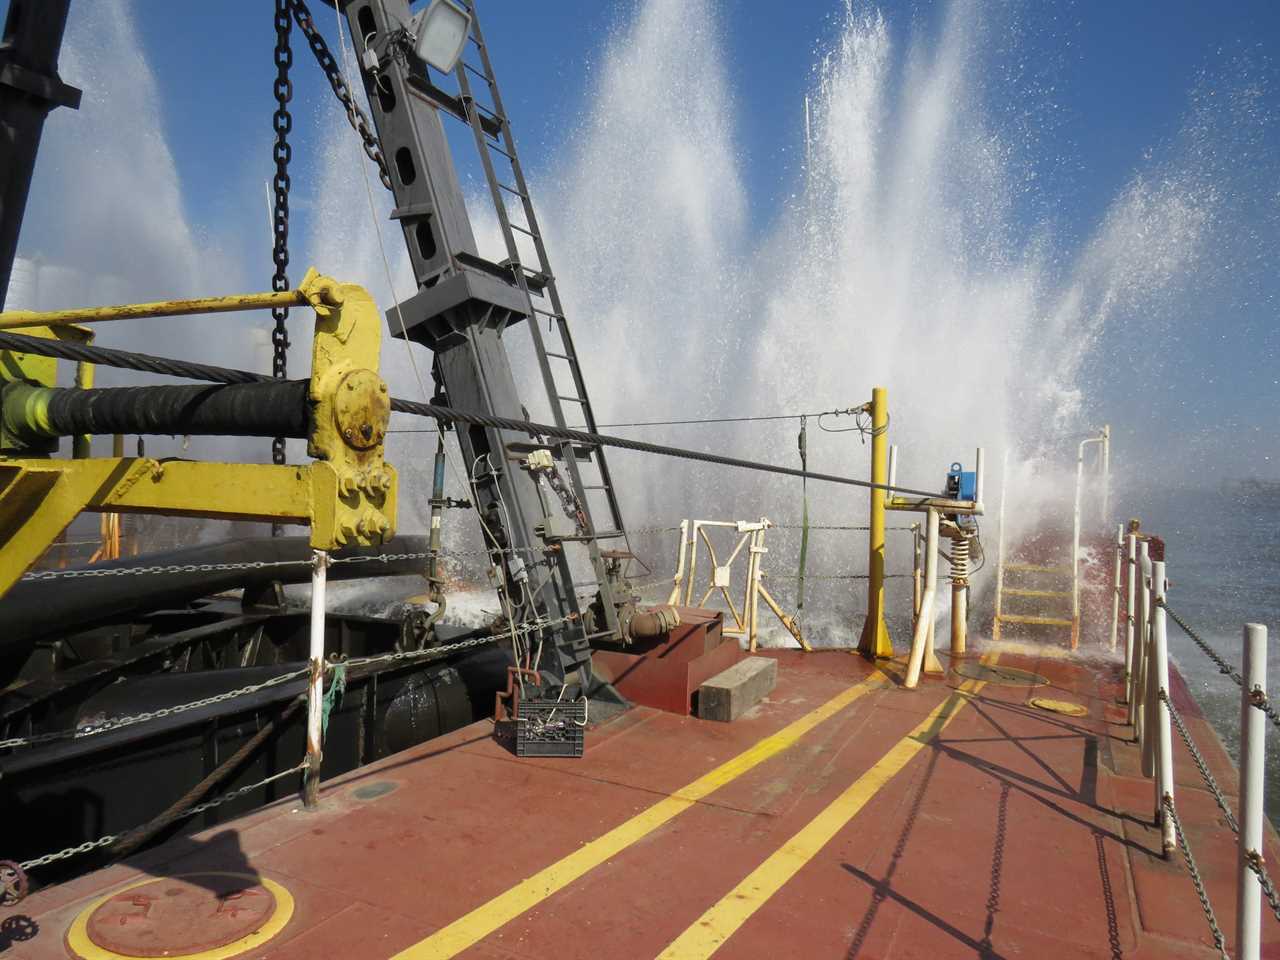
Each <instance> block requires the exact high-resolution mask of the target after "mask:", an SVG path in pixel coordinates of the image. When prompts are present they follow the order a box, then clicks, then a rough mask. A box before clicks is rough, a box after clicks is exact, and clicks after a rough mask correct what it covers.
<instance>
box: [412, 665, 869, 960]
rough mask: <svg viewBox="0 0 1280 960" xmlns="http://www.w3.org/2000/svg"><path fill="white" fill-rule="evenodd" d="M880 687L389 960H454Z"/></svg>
mask: <svg viewBox="0 0 1280 960" xmlns="http://www.w3.org/2000/svg"><path fill="white" fill-rule="evenodd" d="M884 682H885V677H884V675H883V674H880V673H875V674H872V675H871V676H870V677H868V678H867V679H866V680H863V681H862V682H861V683H858V684H855V685H854V686H852V687H850V688H849V689H847V690H844V691H843V692H841V693H839V694H837V695H836V696H834V697H832V698H831V699H830V700H828V701H827V702H826V703H824V704H823V705H822V706H820V707H818V708H817V709H816V710H813V711H811V712H809V713H806V714H805V715H804V716H803V717H801V718H800V719H798V720H795V721H794V722H792V723H790V724H788V725H787V726H785V727H783V728H782V729H781V730H779V731H778V732H777V733H775V734H773V735H772V736H768V737H765V738H764V739H763V740H761V741H760V742H759V743H757V744H755V746H753V747H751V748H750V749H749V750H745V751H744V752H742V753H740V754H738V755H737V756H736V757H734V758H733V759H732V760H729V761H726V762H725V763H723V764H721V765H720V766H718V767H716V768H715V769H714V770H712V771H711V772H710V773H706V774H704V775H703V776H701V777H699V778H698V779H697V780H694V781H693V782H692V783H690V784H688V785H687V786H685V787H682V788H681V789H679V790H677V791H676V792H675V793H673V794H671V796H669V797H666V798H664V799H662V800H659V801H658V802H657V803H655V804H653V806H651V807H648V808H647V809H645V810H643V811H641V812H640V813H638V814H636V815H635V816H634V817H632V818H631V819H630V820H627V821H626V822H625V823H622V824H620V825H618V826H616V827H614V828H613V829H612V830H610V831H609V832H608V833H606V834H604V835H602V836H600V837H597V838H596V839H595V840H592V841H591V842H590V843H588V844H586V845H585V846H582V847H579V848H578V849H577V850H575V851H574V852H573V853H571V854H569V855H568V856H567V857H565V858H564V859H563V860H559V861H557V862H555V863H553V864H551V866H549V867H546V868H544V869H543V870H540V871H539V872H538V873H535V874H534V875H533V876H532V877H529V879H527V880H525V881H523V882H522V883H519V884H517V885H516V886H514V887H512V888H511V889H510V890H508V891H507V892H506V893H502V894H499V895H498V896H496V897H494V898H493V899H492V900H490V901H489V902H488V903H486V904H484V905H482V906H479V907H477V908H476V909H474V910H472V911H471V912H470V913H468V914H466V915H465V916H463V917H459V918H458V919H457V920H455V921H454V922H453V923H451V924H449V925H448V926H447V927H442V928H441V929H440V930H437V931H436V932H435V933H433V934H432V935H431V936H429V937H427V938H426V939H425V940H422V941H420V942H418V943H416V944H414V945H413V946H411V947H409V948H408V949H406V950H402V951H401V952H400V953H397V954H396V955H395V957H394V958H392V960H444V958H446V957H453V956H456V955H457V954H459V953H461V952H462V951H463V950H465V949H467V948H468V947H470V946H472V945H473V944H475V943H477V942H479V941H480V940H483V939H484V938H485V937H487V936H488V935H489V934H491V933H493V932H494V931H495V930H497V929H498V928H499V927H501V926H503V925H504V924H507V923H510V922H511V921H512V920H514V919H515V918H516V917H518V916H520V915H521V914H523V913H525V912H527V911H528V910H530V909H532V908H533V907H535V906H537V905H538V904H539V903H541V902H542V901H543V900H545V899H547V897H549V896H551V895H552V894H553V893H555V892H556V891H558V890H562V889H564V888H565V887H566V886H568V885H569V884H571V883H572V882H573V881H574V880H577V879H578V878H579V877H581V876H582V875H583V874H585V873H587V872H588V871H590V870H593V869H594V868H596V867H598V866H599V865H600V864H602V863H604V862H605V861H606V860H608V859H609V858H610V857H614V856H616V855H617V854H618V853H620V852H621V851H623V850H625V849H626V848H627V847H629V846H631V845H632V844H633V843H635V842H636V841H638V840H642V839H644V838H645V837H646V836H648V835H649V834H650V833H652V832H653V831H654V830H656V829H658V828H659V827H660V826H662V825H663V824H664V823H666V822H667V821H669V820H671V819H673V818H674V817H676V816H678V815H679V814H681V813H683V812H684V811H685V810H688V809H689V808H690V807H691V806H693V805H694V804H695V803H697V802H698V801H699V800H701V799H702V798H703V797H705V796H707V795H708V794H710V793H712V792H713V791H715V790H718V789H720V788H721V787H723V786H724V785H725V784H727V783H729V782H730V781H732V780H735V779H737V778H738V777H740V776H742V775H743V774H744V773H746V772H748V771H749V770H751V769H753V768H754V767H757V766H759V765H760V764H762V763H764V762H765V761H766V760H768V759H769V758H770V757H772V756H775V755H776V754H778V753H781V752H782V751H783V750H785V749H787V748H788V747H790V746H791V745H792V744H794V743H795V742H796V741H797V740H799V739H800V738H801V737H803V736H804V735H805V734H806V733H808V732H809V731H810V730H812V729H813V728H814V727H816V726H817V725H818V724H820V723H822V721H824V720H826V719H828V718H830V717H832V716H834V715H835V714H837V713H839V712H840V711H841V710H843V709H844V708H845V707H847V706H849V704H851V703H853V702H854V701H855V700H857V699H858V698H859V697H861V696H862V695H863V694H865V693H869V692H870V691H872V690H874V689H876V688H878V687H880V686H882V685H883V684H884Z"/></svg>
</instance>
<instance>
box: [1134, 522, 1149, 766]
mask: <svg viewBox="0 0 1280 960" xmlns="http://www.w3.org/2000/svg"><path fill="white" fill-rule="evenodd" d="M1147 549H1148V548H1147V541H1146V540H1139V541H1138V556H1137V558H1134V564H1133V577H1134V588H1133V591H1134V593H1133V704H1132V709H1133V739H1134V741H1137V744H1138V746H1142V744H1143V736H1144V733H1146V722H1147V604H1148V603H1149V599H1148V598H1147V577H1146V573H1147V571H1146V568H1144V567H1146V561H1147ZM1144 772H1146V776H1148V777H1149V776H1151V772H1149V771H1144Z"/></svg>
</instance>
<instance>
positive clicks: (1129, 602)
mask: <svg viewBox="0 0 1280 960" xmlns="http://www.w3.org/2000/svg"><path fill="white" fill-rule="evenodd" d="M1137 558H1138V538H1137V536H1136V535H1134V534H1132V533H1131V534H1129V542H1128V544H1127V549H1126V550H1125V570H1126V573H1125V584H1126V585H1127V587H1128V590H1127V592H1126V594H1125V624H1124V699H1125V702H1126V703H1128V704H1129V716H1128V717H1127V718H1126V719H1127V721H1128V723H1129V724H1130V725H1132V724H1133V723H1134V722H1135V721H1134V716H1133V714H1134V700H1135V699H1136V698H1135V697H1134V694H1133V667H1134V663H1133V660H1134V656H1133V608H1134V587H1135V586H1136V581H1137V577H1136V576H1135V571H1136V570H1137V568H1138V559H1137Z"/></svg>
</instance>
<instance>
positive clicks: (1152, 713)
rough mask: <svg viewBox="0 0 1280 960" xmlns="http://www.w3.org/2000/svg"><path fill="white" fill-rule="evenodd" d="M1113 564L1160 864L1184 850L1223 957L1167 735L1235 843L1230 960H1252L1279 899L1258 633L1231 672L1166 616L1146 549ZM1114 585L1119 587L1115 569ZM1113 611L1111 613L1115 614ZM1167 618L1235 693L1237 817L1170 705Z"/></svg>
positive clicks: (1162, 587) (1140, 543)
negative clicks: (1266, 821)
mask: <svg viewBox="0 0 1280 960" xmlns="http://www.w3.org/2000/svg"><path fill="white" fill-rule="evenodd" d="M1127 541H1128V542H1127V544H1125V545H1124V546H1125V547H1126V549H1125V551H1124V555H1123V556H1122V557H1121V560H1122V562H1123V564H1124V565H1125V567H1126V568H1127V571H1128V576H1127V587H1126V589H1124V590H1123V591H1121V593H1122V594H1123V596H1124V597H1125V603H1126V609H1125V611H1124V616H1123V617H1119V616H1117V622H1118V623H1122V624H1123V628H1124V635H1125V636H1124V639H1125V699H1126V702H1127V703H1128V717H1127V719H1128V722H1129V723H1130V724H1132V726H1133V732H1134V739H1135V740H1136V741H1137V743H1138V746H1139V750H1140V753H1141V757H1142V772H1143V775H1144V776H1148V777H1151V778H1152V781H1153V785H1154V787H1155V820H1156V825H1157V826H1158V827H1159V828H1160V834H1161V846H1162V849H1163V853H1164V856H1165V857H1166V858H1167V857H1169V856H1171V855H1172V852H1173V849H1174V847H1175V846H1176V847H1178V848H1180V849H1181V851H1182V856H1183V859H1184V860H1185V861H1186V865H1187V871H1188V874H1189V875H1190V878H1191V882H1192V884H1193V885H1194V886H1195V889H1196V896H1197V897H1198V898H1199V900H1200V904H1201V907H1202V908H1203V910H1204V914H1205V919H1206V921H1207V922H1208V924H1209V929H1210V932H1211V933H1212V935H1213V942H1214V944H1215V946H1216V947H1217V950H1218V952H1219V954H1220V955H1221V956H1222V957H1224V958H1226V957H1227V952H1226V937H1225V935H1224V934H1223V932H1222V929H1221V928H1220V927H1219V925H1218V921H1217V917H1216V915H1215V913H1214V910H1213V905H1212V904H1211V902H1210V900H1209V895H1208V892H1207V890H1206V888H1205V885H1204V880H1203V878H1202V877H1201V875H1200V872H1199V869H1198V867H1197V865H1196V861H1195V856H1194V854H1193V853H1192V850H1191V846H1190V844H1189V842H1188V840H1187V837H1186V834H1185V831H1184V830H1183V825H1182V822H1181V820H1180V819H1179V818H1178V814H1177V806H1176V800H1175V796H1174V783H1173V743H1172V731H1173V730H1177V732H1178V736H1179V738H1180V739H1181V740H1182V742H1183V744H1184V745H1185V747H1186V749H1187V753H1188V754H1189V755H1190V757H1191V760H1192V762H1193V763H1194V765H1195V767H1196V769H1197V771H1198V772H1199V774H1200V777H1201V779H1202V780H1203V781H1204V783H1205V786H1206V787H1207V788H1208V789H1209V792H1210V793H1211V794H1212V796H1213V799H1214V802H1215V803H1216V804H1217V806H1218V809H1219V810H1220V811H1221V812H1222V814H1223V820H1224V822H1225V823H1226V825H1227V826H1228V827H1229V828H1230V829H1231V831H1232V833H1233V834H1235V836H1236V838H1237V848H1238V870H1237V875H1236V894H1237V895H1236V918H1235V919H1236V931H1235V932H1236V938H1235V946H1236V956H1237V958H1238V960H1258V957H1259V956H1260V949H1261V918H1262V897H1264V896H1265V897H1266V899H1267V903H1268V905H1269V906H1270V908H1271V912H1272V913H1273V914H1274V915H1275V917H1276V919H1277V920H1278V921H1280V895H1277V892H1276V887H1275V884H1274V883H1273V882H1272V880H1271V877H1270V876H1269V874H1268V873H1267V870H1266V865H1265V863H1264V860H1263V856H1262V846H1263V843H1262V837H1263V834H1262V830H1263V778H1264V763H1265V750H1266V744H1265V738H1266V728H1267V719H1268V718H1271V719H1272V722H1275V720H1274V711H1272V710H1271V708H1270V705H1269V703H1268V700H1267V694H1266V641H1267V631H1266V628H1265V627H1263V626H1261V625H1260V624H1253V623H1250V624H1246V625H1245V627H1244V669H1243V672H1238V671H1236V670H1234V669H1233V668H1232V667H1231V666H1230V664H1229V663H1228V662H1227V661H1226V660H1225V658H1223V657H1222V656H1221V655H1219V654H1218V653H1217V651H1215V650H1213V648H1212V647H1211V646H1210V645H1209V644H1208V643H1207V642H1205V641H1204V639H1203V638H1202V637H1200V636H1199V635H1198V634H1197V633H1196V632H1195V631H1194V630H1193V629H1192V628H1191V627H1190V626H1188V625H1187V624H1186V623H1185V622H1184V621H1182V620H1181V618H1179V617H1177V616H1176V615H1174V614H1173V612H1172V611H1171V610H1169V608H1168V604H1167V602H1166V590H1167V588H1168V581H1167V579H1166V576H1165V564H1164V562H1163V561H1159V560H1151V559H1150V557H1149V543H1148V541H1146V540H1142V539H1139V538H1138V536H1137V535H1136V534H1133V533H1131V534H1129V536H1128V538H1127ZM1116 582H1117V583H1120V582H1121V577H1120V568H1119V565H1118V567H1117V575H1116ZM1118 613H1119V611H1117V614H1118ZM1167 616H1171V617H1172V618H1173V619H1174V621H1175V622H1176V623H1177V624H1178V626H1180V627H1181V628H1182V629H1183V630H1184V631H1185V632H1186V634H1187V635H1188V636H1189V637H1190V638H1191V639H1192V641H1194V642H1195V643H1196V645H1197V646H1199V647H1200V649H1201V650H1202V651H1204V653H1205V654H1206V655H1207V656H1209V658H1210V659H1211V660H1213V662H1214V663H1215V664H1217V665H1218V668H1219V669H1220V670H1221V671H1222V673H1224V674H1225V675H1227V676H1229V677H1231V678H1232V679H1233V680H1234V681H1235V682H1236V684H1237V685H1238V686H1239V687H1240V690H1241V709H1240V716H1241V731H1240V797H1239V808H1238V813H1237V812H1233V811H1232V809H1231V804H1230V802H1229V800H1228V798H1227V796H1226V794H1225V792H1224V791H1223V790H1222V787H1221V786H1220V785H1219V783H1218V781H1217V779H1216V778H1215V777H1214V775H1213V772H1212V771H1211V770H1210V768H1209V763H1208V761H1207V760H1206V759H1205V756H1204V754H1203V753H1202V752H1201V750H1200V749H1199V747H1198V746H1197V745H1196V742H1195V740H1194V738H1193V737H1192V735H1191V731H1190V728H1189V726H1188V724H1187V722H1186V719H1185V718H1184V717H1183V716H1182V715H1181V713H1180V712H1179V711H1178V709H1177V708H1176V707H1175V706H1174V703H1173V698H1172V696H1171V694H1170V690H1169V650H1168V636H1167V630H1166V617H1167Z"/></svg>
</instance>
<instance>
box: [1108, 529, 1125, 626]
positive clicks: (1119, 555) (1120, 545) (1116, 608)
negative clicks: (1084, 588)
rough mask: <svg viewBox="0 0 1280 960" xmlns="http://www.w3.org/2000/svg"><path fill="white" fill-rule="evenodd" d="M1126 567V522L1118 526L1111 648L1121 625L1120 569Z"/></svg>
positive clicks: (1112, 591) (1112, 601)
mask: <svg viewBox="0 0 1280 960" xmlns="http://www.w3.org/2000/svg"><path fill="white" fill-rule="evenodd" d="M1123 569H1124V524H1123V523H1122V524H1118V525H1117V526H1116V576H1115V583H1114V584H1113V586H1112V590H1111V649H1112V650H1114V649H1115V648H1116V633H1117V629H1118V627H1119V625H1120V571H1121V570H1123Z"/></svg>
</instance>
